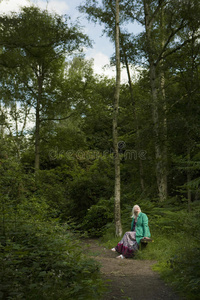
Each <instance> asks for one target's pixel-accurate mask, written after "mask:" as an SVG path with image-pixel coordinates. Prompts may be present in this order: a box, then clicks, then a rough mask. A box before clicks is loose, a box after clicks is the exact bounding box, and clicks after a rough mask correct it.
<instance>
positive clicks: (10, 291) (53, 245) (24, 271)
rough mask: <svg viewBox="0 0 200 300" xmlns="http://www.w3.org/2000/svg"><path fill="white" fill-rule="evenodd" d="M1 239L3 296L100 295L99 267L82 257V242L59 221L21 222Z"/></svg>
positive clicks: (21, 297) (68, 297)
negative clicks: (80, 243)
mask: <svg viewBox="0 0 200 300" xmlns="http://www.w3.org/2000/svg"><path fill="white" fill-rule="evenodd" d="M1 235H2V233H1ZM1 237H2V236H1ZM1 242H2V243H1V248H0V265H1V267H0V268H1V269H0V271H1V273H0V279H1V280H0V281H1V285H0V296H1V298H2V299H15V300H16V299H20V300H21V299H30V300H36V299H44V300H45V299H52V300H57V299H61V300H62V299H73V298H75V299H98V298H99V297H100V295H101V293H102V290H103V289H102V288H101V287H102V281H101V279H100V274H99V266H98V265H97V263H95V262H94V261H92V260H91V259H90V260H88V259H87V258H86V257H84V256H83V254H82V252H81V248H80V246H79V242H78V241H76V240H75V238H74V237H73V236H72V235H71V234H70V233H69V232H67V230H66V228H64V227H61V226H59V225H58V224H57V223H56V222H54V223H50V222H48V223H47V222H41V221H38V220H34V219H32V220H30V219H29V220H26V222H25V220H24V221H23V222H18V223H16V224H15V226H13V228H12V226H10V230H9V231H7V232H6V238H4V240H3V239H1Z"/></svg>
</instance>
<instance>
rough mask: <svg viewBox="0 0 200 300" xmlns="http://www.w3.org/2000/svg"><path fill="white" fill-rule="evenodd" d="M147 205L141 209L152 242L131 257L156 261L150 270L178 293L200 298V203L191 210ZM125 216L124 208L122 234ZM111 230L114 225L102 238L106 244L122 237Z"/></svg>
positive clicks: (115, 241)
mask: <svg viewBox="0 0 200 300" xmlns="http://www.w3.org/2000/svg"><path fill="white" fill-rule="evenodd" d="M150 206H151V207H149V208H150V209H149V210H148V204H147V205H146V207H147V209H146V211H145V210H143V211H144V212H147V215H148V217H149V224H150V229H151V235H152V239H153V240H154V242H153V243H149V244H148V245H147V247H146V248H144V249H143V250H142V251H138V252H137V253H136V255H135V257H134V259H142V260H144V259H146V260H149V259H150V260H155V261H156V263H155V264H154V265H153V270H155V271H157V272H159V274H160V275H161V277H162V278H163V279H164V280H165V281H166V282H167V283H168V284H170V285H171V286H172V287H173V288H174V290H175V291H177V292H178V293H179V294H180V296H182V297H183V298H185V299H188V300H191V299H192V300H197V299H200V244H199V241H200V232H199V216H200V208H199V205H196V207H194V210H193V212H191V213H188V212H187V211H186V209H185V207H183V206H182V207H171V208H170V206H168V207H156V206H153V205H152V203H151V204H150ZM166 206H167V205H166ZM141 207H142V205H141ZM144 207H145V205H144ZM150 210H151V211H150ZM127 216H128V215H127V210H125V213H124V215H123V213H122V222H123V228H124V232H123V233H125V232H126V231H128V230H130V228H129V227H130V224H129V225H128V223H130V219H129V218H127ZM114 232H115V228H114V224H113V223H112V224H109V225H107V231H106V233H105V234H104V236H103V237H102V238H101V242H102V243H103V244H104V246H105V247H107V248H112V247H115V246H116V245H117V243H118V242H119V240H120V239H121V238H116V237H115V235H114Z"/></svg>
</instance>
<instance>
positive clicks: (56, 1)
mask: <svg viewBox="0 0 200 300" xmlns="http://www.w3.org/2000/svg"><path fill="white" fill-rule="evenodd" d="M34 2H35V3H36V4H37V5H38V6H39V7H41V8H42V9H46V8H47V9H48V10H49V11H50V12H56V13H57V14H60V15H63V14H65V13H66V12H67V11H68V10H69V6H68V5H67V3H66V1H64V0H49V1H42V0H39V1H34Z"/></svg>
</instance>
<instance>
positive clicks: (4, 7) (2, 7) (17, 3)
mask: <svg viewBox="0 0 200 300" xmlns="http://www.w3.org/2000/svg"><path fill="white" fill-rule="evenodd" d="M30 5H31V2H30V1H29V0H3V1H2V2H1V3H0V11H1V13H6V14H7V13H9V12H11V11H13V12H17V11H19V10H20V7H22V6H30Z"/></svg>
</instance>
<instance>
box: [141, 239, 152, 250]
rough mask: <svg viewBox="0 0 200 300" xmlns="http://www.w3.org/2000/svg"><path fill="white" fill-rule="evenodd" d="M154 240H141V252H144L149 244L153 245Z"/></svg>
mask: <svg viewBox="0 0 200 300" xmlns="http://www.w3.org/2000/svg"><path fill="white" fill-rule="evenodd" d="M153 242H154V240H152V239H150V238H146V239H145V238H143V239H141V240H140V245H139V250H142V249H144V248H146V246H147V245H148V243H153Z"/></svg>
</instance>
